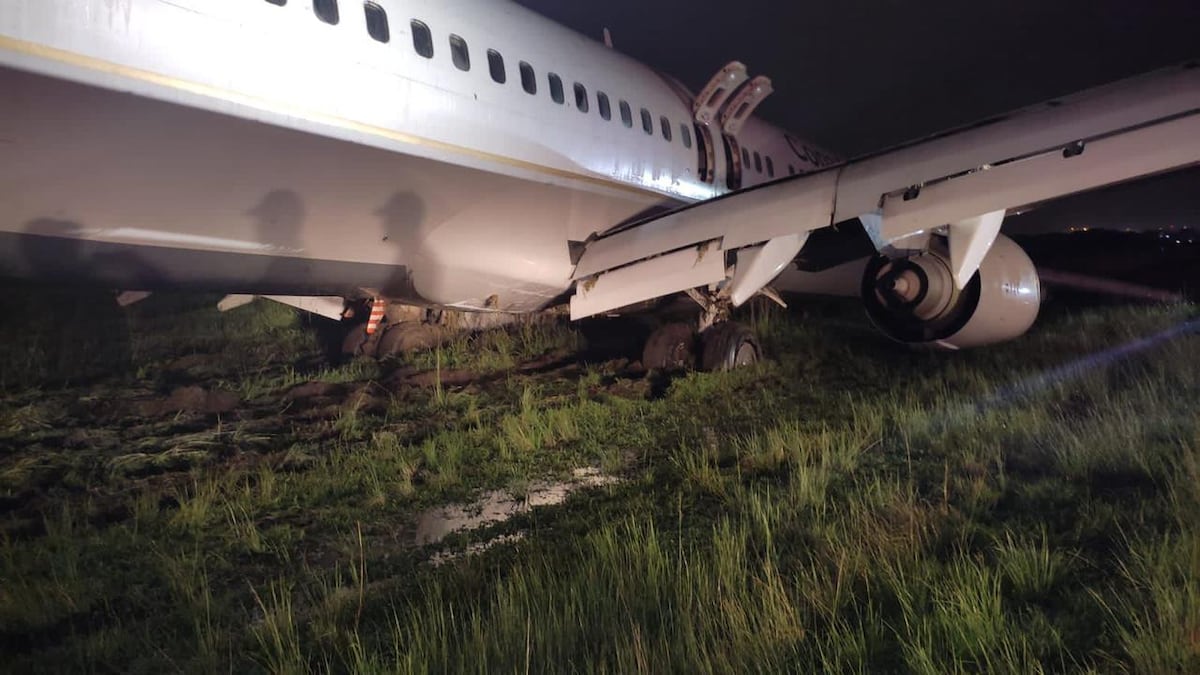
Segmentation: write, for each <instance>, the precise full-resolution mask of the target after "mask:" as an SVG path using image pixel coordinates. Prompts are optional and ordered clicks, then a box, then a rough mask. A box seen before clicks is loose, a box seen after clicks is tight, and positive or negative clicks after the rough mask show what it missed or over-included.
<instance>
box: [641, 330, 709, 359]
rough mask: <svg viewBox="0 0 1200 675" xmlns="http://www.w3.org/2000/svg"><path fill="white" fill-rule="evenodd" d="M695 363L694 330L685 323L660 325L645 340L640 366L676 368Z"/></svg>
mask: <svg viewBox="0 0 1200 675" xmlns="http://www.w3.org/2000/svg"><path fill="white" fill-rule="evenodd" d="M695 363H696V331H695V330H693V329H692V327H691V326H689V325H688V324H686V323H668V324H665V325H663V326H660V327H659V328H658V330H656V331H654V332H653V333H651V334H650V339H648V340H646V347H645V349H643V350H642V366H644V367H645V368H646V370H656V369H662V370H678V369H681V368H690V367H692V366H694V365H695Z"/></svg>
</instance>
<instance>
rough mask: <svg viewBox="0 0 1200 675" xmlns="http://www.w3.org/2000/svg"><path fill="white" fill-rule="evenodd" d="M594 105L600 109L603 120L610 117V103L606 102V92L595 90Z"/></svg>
mask: <svg viewBox="0 0 1200 675" xmlns="http://www.w3.org/2000/svg"><path fill="white" fill-rule="evenodd" d="M596 107H598V108H599V109H600V117H601V118H603V119H604V120H605V121H607V120H611V119H612V104H610V103H609V102H608V94H606V93H604V92H602V91H598V92H596Z"/></svg>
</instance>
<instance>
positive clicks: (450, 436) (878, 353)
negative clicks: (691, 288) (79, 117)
mask: <svg viewBox="0 0 1200 675" xmlns="http://www.w3.org/2000/svg"><path fill="white" fill-rule="evenodd" d="M176 299H177V300H178V302H177V303H176V304H174V305H173V304H172V302H171V300H172V298H171V297H166V298H162V299H160V300H159V301H158V302H159V305H158V306H157V307H150V306H147V307H142V308H140V309H139V307H140V306H135V307H134V308H132V309H133V311H132V312H130V313H128V314H125V315H114V316H113V317H109V319H111V320H109V319H105V320H104V321H99V320H98V323H97V325H98V326H104V331H109V332H116V333H118V334H119V335H118V339H117V340H116V342H117V343H118V344H124V345H126V346H127V350H128V351H127V353H128V355H129V356H130V359H129V360H128V361H110V362H108V367H107V369H102V368H97V367H94V366H95V364H96V361H95V360H94V359H93V358H92V356H93V353H92V352H91V351H88V350H90V349H91V348H90V347H88V349H79V350H76V352H75V353H73V354H66V355H63V354H57V355H55V356H54V357H53V358H50V357H48V356H45V354H48V353H49V352H48V351H46V350H49V349H50V347H52V346H53V345H54V344H57V343H56V342H55V341H56V340H58V341H59V342H61V336H58V337H48V336H47V335H46V334H45V331H47V330H52V329H55V327H56V326H58V324H56V323H55V322H54V321H50V320H45V321H42V320H40V319H39V320H37V321H33V320H31V321H30V323H29V325H26V326H22V327H21V328H20V329H19V330H18V331H17V333H19V334H16V333H14V335H12V336H0V337H11V338H12V339H6V340H3V341H0V344H4V345H5V347H4V349H8V350H9V351H8V352H7V353H6V356H7V358H6V360H5V363H6V369H5V371H4V372H3V373H2V374H0V380H2V381H3V383H4V384H5V387H6V392H8V393H7V395H6V397H5V399H4V400H3V401H0V652H3V653H4V657H5V664H6V669H7V670H10V671H12V672H45V671H74V670H122V671H138V672H147V671H153V672H159V671H180V670H181V671H188V672H214V671H218V670H220V671H237V672H287V673H291V672H355V673H392V672H399V673H414V672H421V673H424V672H510V671H517V672H559V671H562V672H596V673H613V672H620V673H626V672H653V673H658V672H701V673H703V672H714V673H715V672H746V671H753V672H763V671H766V672H778V671H793V672H864V673H865V672H870V673H875V672H918V673H976V672H1001V673H1004V672H1012V673H1017V672H1020V673H1030V672H1146V673H1160V672H1195V671H1197V670H1200V530H1198V529H1197V526H1196V523H1197V522H1200V518H1198V516H1200V425H1198V424H1197V422H1198V421H1200V417H1198V415H1197V413H1196V409H1197V406H1196V403H1197V401H1198V400H1200V349H1197V347H1198V346H1200V343H1198V340H1200V338H1197V337H1196V335H1195V334H1194V331H1193V330H1192V329H1191V327H1193V326H1194V324H1193V323H1191V322H1193V321H1194V320H1195V317H1196V312H1195V310H1194V308H1192V307H1188V306H1161V307H1125V308H1121V307H1117V308H1113V307H1109V308H1100V309H1088V308H1054V307H1050V308H1047V312H1046V315H1045V316H1044V317H1043V318H1042V320H1041V321H1040V322H1039V326H1038V327H1037V328H1036V329H1035V331H1034V332H1033V333H1031V334H1030V335H1028V336H1026V337H1024V338H1022V339H1020V340H1018V341H1015V342H1013V343H1011V344H1008V345H1002V346H998V347H995V348H992V349H985V350H978V351H971V352H965V353H958V354H932V353H925V352H918V351H911V350H907V349H902V348H899V347H897V346H894V345H891V344H889V343H887V342H886V341H884V340H883V339H882V338H880V337H879V336H878V335H876V334H875V333H874V331H873V329H871V328H870V327H869V326H867V325H866V324H865V323H864V322H863V321H862V320H861V319H860V318H859V316H858V313H857V312H855V311H852V310H849V311H848V310H846V309H845V308H843V307H841V306H840V305H833V306H830V307H825V308H821V309H820V311H821V313H822V314H823V315H825V316H824V317H823V318H822V319H821V320H815V319H814V318H812V317H807V316H804V315H803V314H801V313H791V314H789V313H785V312H782V311H778V310H771V309H766V308H764V307H756V308H754V311H753V312H752V313H751V314H750V315H749V316H748V318H750V319H751V320H753V322H754V323H755V325H756V328H757V329H758V331H759V333H760V335H761V336H762V338H763V341H764V344H765V345H766V347H767V349H768V351H770V352H771V353H772V354H773V355H774V357H775V358H774V359H773V360H772V361H770V362H768V363H766V364H763V365H761V366H757V367H754V368H750V369H746V370H742V371H737V372H732V373H721V374H703V373H689V374H680V375H675V376H672V377H670V378H669V379H666V380H663V379H656V378H659V376H657V375H655V376H643V375H641V374H640V373H636V372H633V371H630V370H629V369H628V368H627V367H626V365H625V362H624V361H622V360H612V361H608V360H598V361H592V362H580V361H579V359H578V358H574V357H572V356H571V354H572V353H573V352H574V350H578V349H579V348H580V347H581V338H580V337H579V334H578V333H577V332H576V331H575V330H574V329H572V328H571V327H569V326H563V325H556V324H553V323H549V324H527V325H518V326H515V327H512V328H509V329H507V330H498V331H490V332H485V333H479V334H474V335H465V336H460V337H459V338H456V339H455V340H452V341H451V342H450V343H449V344H447V345H445V346H443V347H442V348H440V349H434V350H430V351H428V352H425V353H420V354H416V355H413V356H412V357H410V358H407V359H406V360H404V361H403V362H400V363H392V364H386V363H385V364H383V365H382V366H381V365H379V364H375V363H372V362H365V361H358V362H353V363H350V364H347V365H344V366H340V367H332V366H330V365H328V364H326V363H324V362H323V361H322V360H321V358H320V355H319V350H318V349H317V347H316V344H315V342H314V341H313V340H312V338H311V337H310V335H309V333H307V332H306V331H305V330H304V326H303V325H302V324H301V323H300V321H299V320H298V319H297V318H296V317H295V315H294V314H292V313H291V312H290V310H283V309H280V308H277V307H274V306H272V305H265V306H261V307H260V306H259V303H256V304H255V305H252V306H250V307H246V308H242V309H239V310H235V311H234V312H231V313H229V314H225V315H221V314H218V313H216V312H215V311H213V310H211V309H209V307H208V305H207V304H205V303H206V302H207V301H205V303H202V302H201V300H199V299H193V298H191V297H188V296H183V297H179V298H176ZM147 302H150V301H147ZM79 311H80V312H82V311H84V308H80V309H79ZM118 318H119V319H120V320H117V319H118ZM1181 326H1183V327H1184V328H1186V329H1187V330H1181V329H1180V328H1179V327H1181ZM3 330H8V329H7V326H6V328H5V329H3ZM96 344H100V342H99V341H97V342H96ZM31 345H32V346H31ZM39 350H40V351H39ZM21 354H26V355H32V356H31V357H30V359H27V360H24V361H22V360H20V358H18V357H19V356H20V355H21ZM43 358H44V360H39V359H43ZM560 361H561V362H560ZM78 363H82V364H83V365H81V366H79V367H78V368H76V367H74V366H73V364H78ZM529 363H538V364H542V366H543V367H541V368H522V365H523V364H529ZM7 364H13V365H12V366H11V367H10V366H8V365H7ZM89 364H91V365H89ZM135 364H136V365H135ZM89 368H90V369H91V370H89ZM397 369H398V370H397ZM414 370H415V371H418V374H419V373H420V372H430V373H432V374H433V378H432V379H428V378H427V379H426V380H424V381H423V382H421V383H420V384H411V383H407V381H406V380H405V377H406V375H404V374H405V373H411V372H413V371H414ZM454 371H458V372H462V371H470V372H471V373H474V374H475V375H476V377H472V378H462V377H447V378H445V379H443V377H442V376H443V375H448V374H450V373H452V372H454ZM79 373H87V375H86V377H85V376H81V375H79ZM308 382H322V383H326V384H328V385H331V386H330V387H327V388H324V389H322V388H320V387H313V388H311V389H312V392H311V393H310V394H308V395H305V396H299V397H297V396H294V395H289V392H293V391H295V390H296V387H297V386H298V385H302V384H305V383H308ZM184 385H199V386H202V387H205V388H208V389H221V390H224V391H230V392H234V393H236V395H237V397H238V403H237V405H236V406H235V408H234V409H233V410H231V411H227V412H223V413H203V412H189V411H187V410H184V411H180V412H178V413H176V412H164V411H161V410H158V411H154V410H153V409H152V408H151V409H147V408H146V407H144V406H143V404H144V403H145V402H146V401H151V402H153V401H156V400H160V399H164V398H166V397H168V396H169V395H170V393H171V392H172V391H173V390H174V389H175V388H176V387H179V386H184ZM148 410H149V412H148ZM594 466H599V467H603V468H604V470H605V471H607V472H610V473H613V474H616V475H618V476H620V477H621V478H622V481H621V482H619V483H617V484H613V485H609V486H606V487H602V488H597V489H592V490H587V491H581V492H578V493H576V494H574V495H572V496H571V497H570V498H569V499H568V500H567V501H566V502H565V503H564V504H562V505H560V506H555V507H545V508H538V509H534V510H532V511H528V512H525V513H523V514H520V515H518V516H516V517H514V518H512V519H511V520H509V521H507V522H504V523H502V524H497V525H490V526H486V527H481V528H479V529H477V530H473V531H470V532H463V533H456V534H452V535H450V536H449V537H448V538H446V539H445V540H443V541H441V542H437V543H433V544H429V545H418V544H417V543H416V538H415V535H416V531H417V527H418V525H419V521H420V519H421V518H422V514H424V513H425V512H426V510H427V509H430V508H431V507H438V506H442V505H446V504H448V503H456V502H464V501H469V500H470V499H471V498H472V497H473V496H475V495H479V494H481V493H483V492H484V491H489V490H509V491H511V492H513V493H515V494H517V495H521V494H524V493H526V492H527V491H528V489H529V486H531V485H533V484H534V483H535V481H549V480H554V479H555V478H559V477H562V476H567V475H570V473H571V471H572V470H573V469H577V468H580V467H594ZM472 546H474V547H475V548H474V549H473V550H478V551H481V552H479V553H478V554H475V555H465V554H463V552H465V551H467V550H468V548H470V547H472ZM443 553H448V554H453V555H452V556H450V557H448V558H447V557H445V556H443V557H442V558H441V559H442V560H446V559H449V560H450V561H451V562H449V563H446V564H440V565H435V564H433V560H434V557H435V554H443Z"/></svg>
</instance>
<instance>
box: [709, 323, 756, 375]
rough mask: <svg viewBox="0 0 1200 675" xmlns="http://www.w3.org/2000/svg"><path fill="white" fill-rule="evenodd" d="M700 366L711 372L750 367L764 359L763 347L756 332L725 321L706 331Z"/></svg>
mask: <svg viewBox="0 0 1200 675" xmlns="http://www.w3.org/2000/svg"><path fill="white" fill-rule="evenodd" d="M701 340H702V342H703V344H704V349H703V351H702V353H701V357H700V366H701V367H702V368H703V369H704V370H707V371H710V372H718V371H726V370H733V369H734V368H741V367H743V366H750V365H754V364H755V363H758V362H759V361H760V360H761V359H762V346H761V345H760V344H759V342H758V337H757V336H756V335H755V334H754V331H752V330H750V329H749V328H747V327H746V326H743V325H742V324H740V323H734V322H732V321H725V322H722V323H718V324H716V325H715V326H713V327H712V328H709V329H708V330H706V331H704V334H703V335H702V336H701Z"/></svg>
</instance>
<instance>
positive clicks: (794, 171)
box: [788, 164, 796, 176]
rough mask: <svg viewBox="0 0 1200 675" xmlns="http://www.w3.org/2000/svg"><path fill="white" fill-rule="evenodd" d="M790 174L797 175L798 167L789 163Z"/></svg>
mask: <svg viewBox="0 0 1200 675" xmlns="http://www.w3.org/2000/svg"><path fill="white" fill-rule="evenodd" d="M788 175H789V176H795V175H796V167H794V166H792V165H791V164H788Z"/></svg>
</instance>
